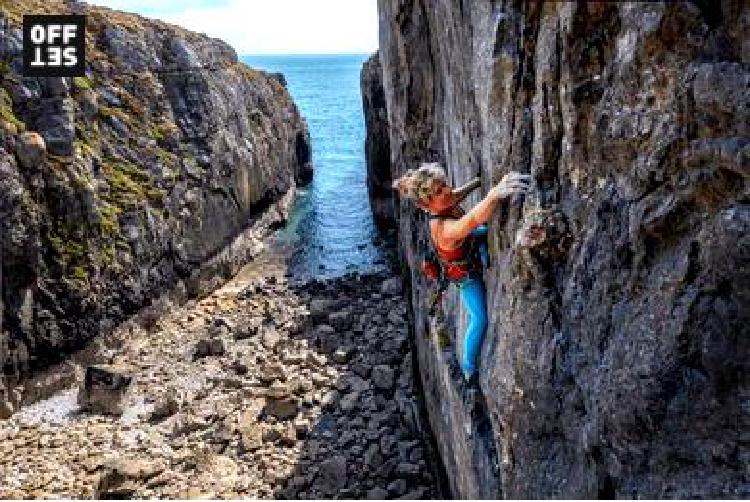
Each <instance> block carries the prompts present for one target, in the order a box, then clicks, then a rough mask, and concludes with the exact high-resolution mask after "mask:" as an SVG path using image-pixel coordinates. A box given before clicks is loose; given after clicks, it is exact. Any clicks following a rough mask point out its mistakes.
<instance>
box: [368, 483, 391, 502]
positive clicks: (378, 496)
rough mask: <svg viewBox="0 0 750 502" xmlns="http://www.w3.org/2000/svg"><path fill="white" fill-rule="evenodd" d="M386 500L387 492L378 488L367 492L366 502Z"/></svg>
mask: <svg viewBox="0 0 750 502" xmlns="http://www.w3.org/2000/svg"><path fill="white" fill-rule="evenodd" d="M387 498H388V492H387V491H386V490H384V489H383V488H380V487H379V486H377V487H375V488H373V489H371V490H367V499H368V500H386V499H387Z"/></svg>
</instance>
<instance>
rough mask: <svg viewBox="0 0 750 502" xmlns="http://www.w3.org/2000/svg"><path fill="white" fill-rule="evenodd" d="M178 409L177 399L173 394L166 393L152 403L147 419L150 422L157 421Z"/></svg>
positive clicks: (169, 415)
mask: <svg viewBox="0 0 750 502" xmlns="http://www.w3.org/2000/svg"><path fill="white" fill-rule="evenodd" d="M178 409H179V404H178V403H177V399H175V398H174V396H171V395H167V396H166V397H164V398H162V399H160V400H158V401H157V402H156V403H155V404H154V409H153V411H152V412H151V415H150V416H149V420H150V421H151V422H159V421H161V420H164V419H165V418H169V417H171V416H172V415H174V414H175V413H177V410H178Z"/></svg>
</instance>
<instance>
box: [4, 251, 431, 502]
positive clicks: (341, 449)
mask: <svg viewBox="0 0 750 502" xmlns="http://www.w3.org/2000/svg"><path fill="white" fill-rule="evenodd" d="M276 256H277V255H275V254H274V257H271V256H269V253H261V254H260V255H259V256H258V258H257V259H256V260H254V261H253V262H252V263H251V264H250V265H248V266H247V267H245V268H244V269H243V270H242V271H241V272H240V274H239V275H238V276H237V277H235V278H234V279H233V280H232V281H230V282H229V283H227V284H226V285H224V286H223V287H221V288H220V289H218V290H216V291H215V292H213V293H212V294H210V295H208V296H206V297H205V298H203V299H201V300H193V301H190V302H188V303H186V304H184V305H182V306H180V305H163V308H164V309H165V311H164V313H160V312H154V311H152V310H148V311H144V312H142V313H140V314H139V315H138V316H136V317H134V318H133V319H131V320H129V321H127V322H126V323H124V324H123V325H121V326H120V327H119V328H118V329H117V330H116V331H115V332H113V333H111V334H110V335H108V336H106V337H102V338H100V339H98V340H97V342H96V343H95V344H94V345H93V346H91V347H89V348H87V349H86V350H85V351H83V352H81V353H78V354H76V355H74V356H73V358H72V360H71V361H70V362H69V364H70V365H71V366H74V367H75V368H76V370H75V373H76V379H75V380H76V383H75V384H72V385H71V386H70V388H68V389H66V390H63V391H61V392H59V393H57V394H56V395H55V396H54V397H52V398H49V399H46V400H42V401H39V402H37V403H35V404H33V405H30V406H26V407H24V408H22V409H21V410H20V411H18V412H17V413H16V414H14V415H13V417H12V418H11V419H9V420H7V421H3V422H2V423H0V456H2V458H3V462H2V464H1V465H0V498H29V497H33V498H43V497H65V498H89V497H92V496H95V497H97V498H113V497H114V498H131V497H138V498H165V497H169V498H206V497H208V498H238V497H260V498H270V497H274V498H321V497H326V498H331V497H333V498H365V497H369V498H398V497H403V498H430V497H434V496H437V495H438V494H439V493H440V492H439V491H438V487H437V483H438V479H437V477H436V476H437V473H436V472H435V471H434V463H433V462H432V460H431V457H430V455H431V449H430V448H431V447H430V444H429V441H428V440H427V434H428V432H427V431H428V429H427V424H425V423H424V422H423V420H422V413H421V412H420V409H421V408H420V402H419V396H418V395H417V389H415V383H414V381H413V379H412V375H413V368H412V355H413V353H412V348H411V344H410V342H409V338H408V337H409V335H408V326H407V316H406V310H405V306H404V301H403V296H402V286H401V282H400V279H398V278H397V277H390V276H388V275H370V276H359V275H356V274H352V275H349V276H346V277H342V278H339V279H330V280H327V281H315V280H314V281H311V282H307V283H304V284H293V283H290V280H289V278H288V277H286V274H285V270H286V269H285V265H284V264H283V262H280V261H279V260H278V258H277V257H276ZM87 368H88V370H89V372H91V371H95V372H98V374H100V375H103V376H104V378H99V379H96V378H95V379H93V380H92V379H90V378H89V379H87V378H86V375H85V373H86V369H87ZM79 388H82V389H83V390H82V391H81V392H82V394H84V395H85V396H84V395H82V396H80V399H81V400H82V401H85V402H86V403H88V408H87V411H84V410H82V409H81V407H80V406H79ZM111 413H114V414H111Z"/></svg>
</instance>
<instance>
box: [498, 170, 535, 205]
mask: <svg viewBox="0 0 750 502" xmlns="http://www.w3.org/2000/svg"><path fill="white" fill-rule="evenodd" d="M530 179H531V175H530V174H521V173H518V172H515V171H512V172H509V173H508V174H506V175H505V176H503V179H501V180H500V183H498V184H497V185H495V186H494V187H492V188H491V189H490V194H492V195H493V196H494V197H496V198H498V199H505V198H507V197H510V196H511V195H516V194H525V193H526V192H528V191H529V188H530V186H529V180H530Z"/></svg>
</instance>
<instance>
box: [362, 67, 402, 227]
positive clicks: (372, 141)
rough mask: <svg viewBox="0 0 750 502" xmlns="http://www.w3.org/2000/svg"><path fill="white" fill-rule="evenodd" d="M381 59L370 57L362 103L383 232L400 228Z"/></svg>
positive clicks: (373, 201)
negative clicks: (394, 204) (394, 194)
mask: <svg viewBox="0 0 750 502" xmlns="http://www.w3.org/2000/svg"><path fill="white" fill-rule="evenodd" d="M382 71H383V70H382V68H381V66H380V56H379V55H378V54H377V53H375V54H373V55H372V56H370V59H368V60H367V61H366V62H365V64H364V66H363V67H362V75H361V77H362V78H361V88H362V104H363V107H364V112H365V128H366V136H365V160H366V163H367V192H368V194H369V196H370V205H371V206H372V213H373V215H374V217H375V223H376V224H377V225H378V227H379V228H381V229H387V228H393V227H395V226H396V217H395V213H394V210H393V190H392V189H391V147H390V143H389V139H388V109H387V107H386V103H385V92H384V91H383V76H382Z"/></svg>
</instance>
